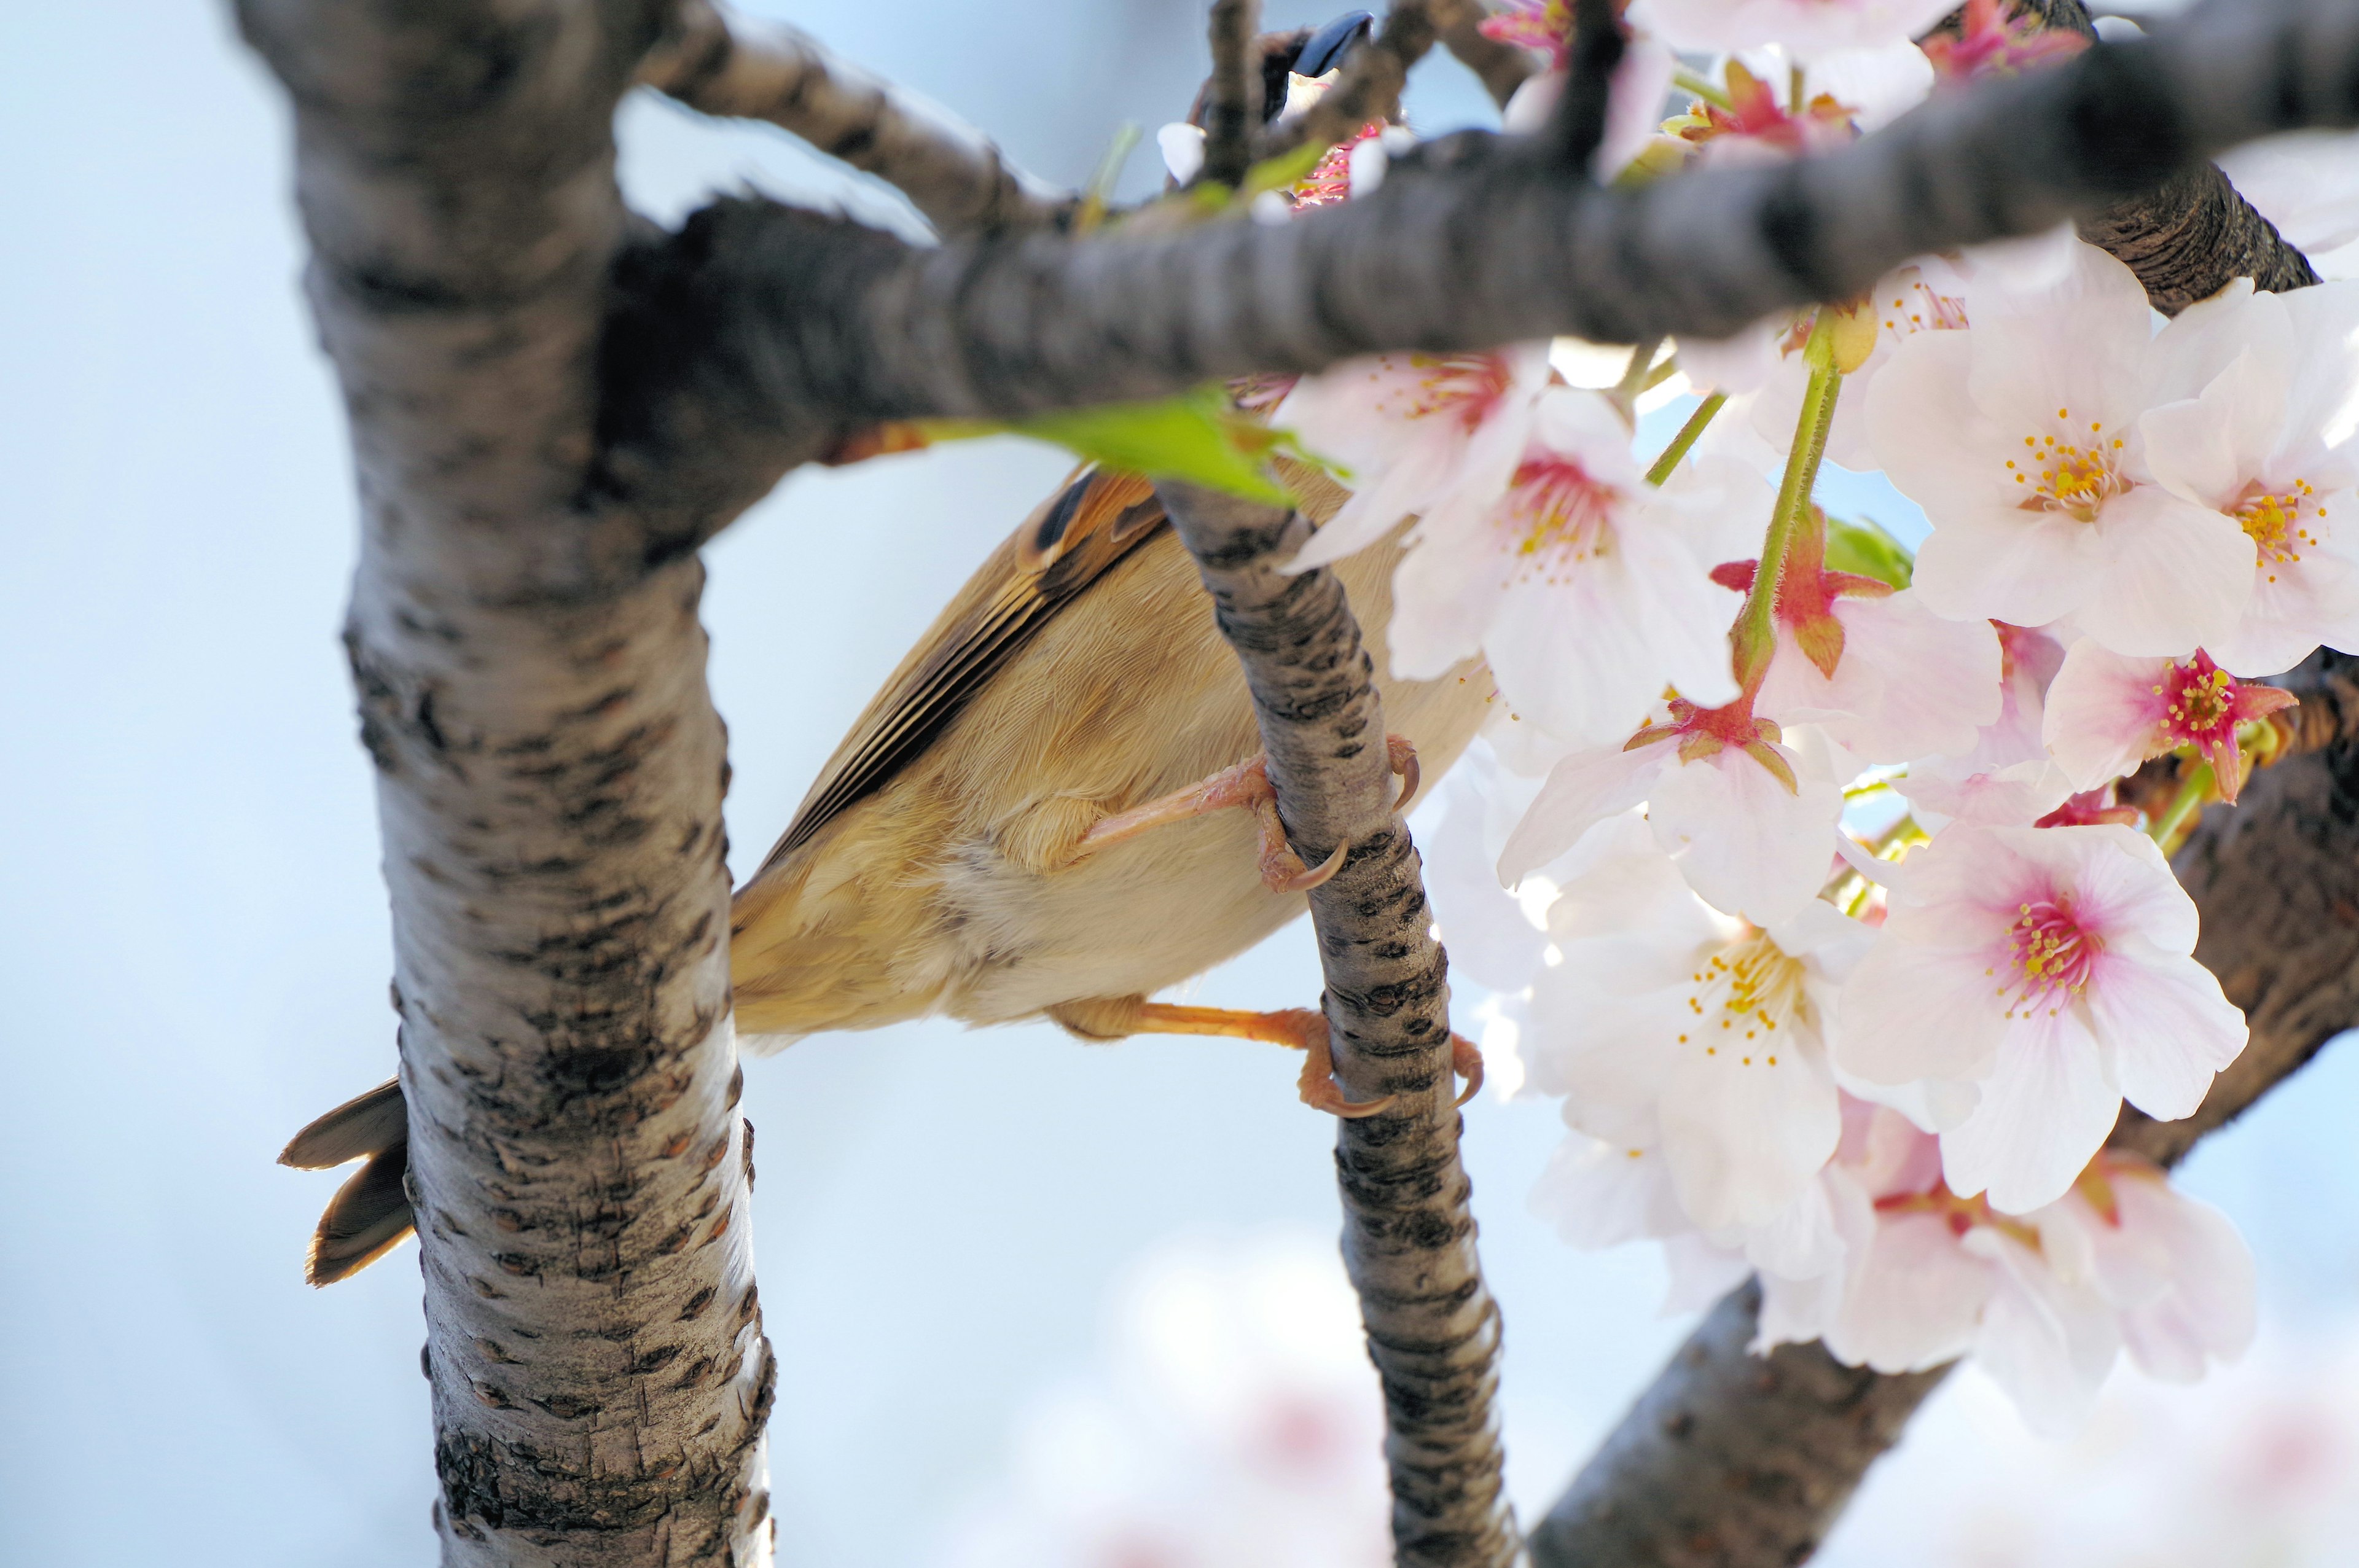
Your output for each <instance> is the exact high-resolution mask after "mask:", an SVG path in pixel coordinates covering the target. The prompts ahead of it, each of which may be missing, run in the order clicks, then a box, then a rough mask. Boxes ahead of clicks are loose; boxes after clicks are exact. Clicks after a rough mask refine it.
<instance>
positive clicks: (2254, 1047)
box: [1530, 654, 2359, 1568]
mask: <svg viewBox="0 0 2359 1568" xmlns="http://www.w3.org/2000/svg"><path fill="white" fill-rule="evenodd" d="M2289 684H2295V685H2296V689H2298V690H2299V691H2301V692H2302V694H2303V703H2304V706H2305V708H2308V707H2310V705H2312V704H2316V705H2319V706H2321V707H2327V708H2332V709H2333V710H2334V711H2335V712H2336V713H2337V714H2338V715H2341V716H2345V723H2346V725H2349V724H2350V723H2351V721H2353V720H2359V661H2354V660H2351V659H2346V658H2343V657H2342V656H2340V655H2337V654H2325V655H2322V656H2321V660H2320V661H2319V663H2318V665H2315V666H2313V667H2311V668H2310V670H2309V671H2308V674H2307V676H2306V678H2304V679H2303V680H2301V681H2300V682H2299V683H2289ZM2342 733H2343V735H2345V736H2359V726H2354V727H2347V728H2344V729H2343V730H2342ZM2174 869H2175V870H2177V871H2178V873H2179V876H2180V881H2181V882H2183V883H2184V884H2185V885H2186V887H2187V891H2188V892H2189V893H2190V895H2192V896H2193V898H2194V900H2195V903H2196V905H2197V907H2198V909H2199V910H2201V914H2202V921H2203V935H2202V938H2201V941H2200V942H2198V943H2197V945H2196V948H2195V956H2196V957H2197V958H2199V959H2201V961H2202V962H2203V964H2204V965H2205V966H2206V967H2207V968H2210V969H2211V970H2212V973H2213V974H2215V975H2217V976H2218V977H2219V979H2220V983H2221V986H2222V988H2223V989H2224V990H2225V991H2226V992H2227V994H2228V999H2229V1000H2231V1001H2234V1003H2236V1004H2237V1005H2238V1006H2239V1007H2242V1008H2243V1009H2244V1010H2245V1015H2246V1018H2247V1019H2248V1021H2249V1022H2250V1023H2251V1026H2252V1032H2253V1033H2252V1040H2251V1043H2250V1044H2247V1045H2246V1046H2245V1051H2244V1054H2242V1055H2240V1056H2238V1057H2237V1058H2236V1060H2235V1061H2234V1063H2232V1064H2230V1065H2229V1066H2228V1068H2227V1069H2226V1070H2225V1071H2224V1072H2223V1073H2222V1074H2221V1075H2220V1076H2219V1077H2218V1078H2217V1079H2215V1080H2214V1081H2213V1083H2212V1092H2211V1093H2210V1094H2209V1095H2207V1096H2205V1097H2204V1100H2203V1103H2202V1105H2201V1107H2199V1108H2197V1110H2196V1112H2195V1114H2194V1115H2193V1116H2191V1117H2189V1118H2187V1119H2184V1120H2180V1121H2156V1120H2153V1119H2150V1118H2148V1117H2147V1116H2145V1115H2143V1114H2141V1113H2140V1112H2139V1111H2137V1110H2136V1108H2131V1107H2127V1106H2125V1107H2124V1108H2123V1109H2122V1118H2121V1120H2120V1121H2119V1123H2117V1124H2116V1125H2115V1127H2114V1133H2113V1136H2112V1138H2111V1139H2109V1140H2108V1143H2109V1144H2110V1146H2111V1147H2113V1148H2115V1149H2122V1150H2126V1151H2129V1152H2133V1153H2137V1154H2142V1155H2144V1156H2146V1157H2147V1159H2149V1160H2153V1161H2155V1162H2157V1163H2158V1164H2161V1165H2165V1166H2169V1165H2175V1164H2177V1163H2178V1162H2180V1160H2181V1159H2183V1158H2185V1157H2186V1155H2187V1152H2189V1151H2190V1149H2192V1148H2193V1147H2194V1146H2195V1143H2196V1141H2197V1140H2199V1139H2200V1138H2201V1137H2202V1136H2203V1135H2204V1134H2206V1133H2208V1132H2211V1131H2212V1130H2216V1129H2218V1128H2220V1127H2223V1126H2225V1125H2226V1124H2227V1123H2229V1122H2230V1121H2232V1120H2234V1119H2235V1118H2236V1117H2237V1116H2239V1115H2241V1114H2243V1112H2244V1111H2245V1109H2246V1108H2248V1107H2250V1106H2251V1105H2252V1104H2253V1102H2254V1101H2256V1100H2257V1099H2259V1098H2261V1097H2262V1096H2263V1095H2265V1094H2267V1092H2268V1091H2269V1090H2270V1089H2271V1088H2273V1087H2276V1086H2277V1084H2278V1083H2280V1082H2282V1081H2283V1080H2284V1079H2286V1078H2287V1077H2288V1076H2291V1075H2292V1074H2293V1073H2295V1072H2297V1071H2299V1069H2300V1068H2301V1067H2302V1066H2303V1065H2306V1064H2307V1063H2308V1062H2309V1061H2310V1057H2311V1056H2313V1055H2315V1054H2317V1052H2318V1050H2319V1048H2320V1047H2321V1046H2322V1045H2324V1044H2326V1042H2327V1041H2329V1040H2330V1039H2332V1038H2333V1037H2334V1036H2335V1035H2336V1034H2338V1033H2342V1032H2343V1030H2345V1029H2348V1028H2350V1027H2352V1026H2353V1025H2354V1024H2359V916H2354V914H2351V913H2350V912H2351V911H2354V910H2359V752H2354V748H2353V745H2352V743H2351V742H2350V741H2343V742H2340V743H2337V744H2333V745H2330V746H2327V747H2325V748H2324V749H2322V750H2321V751H2319V752H2315V753H2312V754H2308V755H2304V756H2300V757H2297V758H2294V759H2292V760H2290V761H2288V762H2281V763H2279V764H2278V765H2277V766H2276V767H2273V768H2269V769H2267V770H2265V771H2263V772H2261V773H2258V774H2256V776H2255V777H2254V778H2253V780H2252V781H2251V782H2250V783H2249V784H2246V786H2245V793H2244V804H2243V805H2241V806H2236V807H2234V808H2233V809H2224V810H2223V809H2214V810H2212V811H2211V812H2209V813H2207V814H2206V816H2205V817H2204V819H2203V824H2202V826H2201V827H2200V828H2198V829H2197V831H2196V834H2195V836H2194V837H2193V838H2190V840H2189V841H2188V843H2187V846H2186V847H2185V848H2184V849H2181V850H2180V852H2179V856H2178V859H2177V860H2176V862H2175V868H2174ZM1759 1300H1760V1298H1759V1294H1758V1292H1757V1291H1756V1288H1755V1287H1754V1286H1753V1285H1750V1284H1747V1285H1745V1286H1744V1287H1742V1288H1740V1289H1739V1290H1737V1291H1735V1292H1732V1293H1731V1294H1730V1295H1729V1296H1727V1297H1726V1298H1725V1299H1723V1301H1722V1302H1721V1303H1720V1304H1719V1306H1717V1307H1715V1308H1714V1309H1713V1310H1712V1314H1710V1315H1709V1316H1708V1317H1707V1318H1706V1319H1705V1320H1704V1322H1703V1324H1702V1325H1701V1327H1699V1328H1698V1329H1697V1330H1696V1332H1695V1334H1694V1335H1693V1336H1690V1338H1689V1340H1688V1342H1687V1344H1686V1345H1685V1346H1682V1347H1681V1348H1680V1350H1679V1351H1678V1352H1677V1353H1676V1354H1674V1355H1673V1357H1671V1360H1670V1363H1669V1366H1667V1367H1666V1368H1664V1369H1663V1372H1662V1374H1661V1375H1660V1376H1659V1377H1658V1378H1657V1379H1656V1380H1655V1383H1654V1385H1653V1386H1652V1387H1651V1388H1649V1389H1648V1390H1647V1392H1646V1393H1644V1394H1642V1395H1641V1396H1640V1397H1639V1400H1638V1402H1637V1404H1636V1405H1635V1406H1634V1407H1633V1408H1632V1410H1631V1411H1630V1413H1629V1414H1628V1415H1627V1416H1625V1417H1624V1418H1623V1421H1622V1423H1621V1424H1620V1425H1619V1426H1618V1427H1616V1428H1615V1429H1614V1433H1612V1435H1610V1436H1609V1437H1607V1438H1606V1440H1605V1442H1604V1443H1603V1445H1602V1446H1601V1447H1600V1448H1599V1450H1598V1453H1597V1456H1596V1457H1595V1458H1593V1459H1592V1460H1591V1461H1590V1462H1589V1464H1588V1465H1586V1466H1584V1467H1583V1468H1582V1472H1581V1473H1580V1474H1579V1475H1578V1476H1575V1477H1574V1478H1573V1481H1572V1484H1571V1487H1568V1488H1567V1489H1566V1491H1565V1493H1564V1495H1563V1496H1562V1497H1561V1498H1559V1499H1558V1500H1557V1501H1556V1503H1555V1505H1554V1506H1553V1507H1551V1508H1550V1509H1549V1513H1548V1517H1547V1518H1546V1519H1542V1520H1541V1521H1540V1523H1539V1524H1538V1526H1537V1527H1536V1528H1535V1529H1534V1530H1533V1531H1532V1537H1531V1542H1530V1545H1531V1554H1532V1561H1533V1563H1534V1564H1536V1568H1574V1565H1575V1564H1578V1565H1579V1568H1622V1565H1625V1564H1627V1565H1634V1568H1635V1565H1636V1564H1642V1563H1643V1564H1650V1565H1652V1564H1659V1565H1661V1568H1706V1565H1709V1568H1785V1565H1787V1564H1791V1563H1800V1562H1803V1561H1805V1560H1806V1559H1808V1558H1809V1557H1810V1554H1811V1553H1812V1552H1815V1551H1817V1550H1818V1546H1819V1543H1820V1542H1821V1541H1822V1540H1824V1539H1825V1536H1826V1534H1827V1531H1828V1530H1831V1529H1832V1527H1833V1525H1834V1522H1835V1520H1836V1519H1838V1518H1840V1517H1841V1515H1842V1512H1843V1506H1844V1505H1845V1504H1846V1503H1848V1502H1849V1501H1850V1499H1851V1497H1852V1494H1853V1493H1854V1492H1855V1491H1856V1490H1857V1489H1858V1487H1859V1485H1860V1482H1861V1480H1862V1479H1863V1478H1864V1476H1866V1474H1867V1470H1868V1467H1869V1466H1870V1465H1873V1464H1875V1461H1876V1460H1877V1459H1879V1458H1881V1457H1883V1455H1884V1454H1885V1453H1886V1450H1888V1449H1889V1448H1890V1447H1891V1446H1892V1444H1894V1443H1896V1442H1897V1441H1898V1440H1899V1437H1900V1434H1901V1432H1902V1430H1903V1429H1904V1428H1905V1426H1906V1425H1907V1422H1908V1418H1909V1416H1910V1415H1911V1414H1912V1413H1913V1412H1914V1411H1916V1409H1917V1407H1918V1405H1919V1403H1921V1402H1922V1401H1923V1400H1924V1399H1925V1396H1926V1395H1928V1394H1929V1393H1930V1392H1931V1391H1932V1390H1933V1389H1934V1388H1935V1387H1936V1386H1937V1385H1938V1384H1939V1383H1940V1380H1941V1379H1942V1378H1944V1377H1946V1376H1947V1375H1948V1373H1949V1371H1950V1368H1948V1367H1939V1368H1933V1369H1931V1370H1930V1371H1925V1372H1911V1373H1906V1374H1902V1375H1899V1376H1886V1375H1884V1374H1881V1373H1877V1372H1872V1371H1869V1370H1866V1369H1865V1368H1851V1367H1845V1366H1843V1364H1842V1363H1840V1362H1838V1361H1836V1360H1835V1359H1834V1357H1832V1356H1830V1355H1829V1354H1828V1353H1827V1351H1826V1348H1825V1347H1824V1346H1821V1345H1817V1344H1810V1345H1785V1346H1778V1347H1777V1349H1776V1350H1774V1351H1772V1352H1770V1354H1769V1355H1768V1356H1767V1357H1755V1356H1752V1355H1749V1354H1747V1353H1746V1351H1745V1346H1746V1345H1747V1344H1749V1343H1750V1342H1751V1340H1752V1338H1753V1334H1754V1327H1755V1323H1754V1319H1755V1313H1756V1309H1757V1307H1758V1305H1759Z"/></svg>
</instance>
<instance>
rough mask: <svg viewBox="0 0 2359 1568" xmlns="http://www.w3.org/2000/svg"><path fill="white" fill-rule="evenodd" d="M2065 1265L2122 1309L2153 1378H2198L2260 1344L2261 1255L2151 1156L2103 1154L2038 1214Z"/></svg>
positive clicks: (2045, 1237) (2134, 1348) (2132, 1342)
mask: <svg viewBox="0 0 2359 1568" xmlns="http://www.w3.org/2000/svg"><path fill="white" fill-rule="evenodd" d="M2035 1218H2036V1219H2037V1221H2038V1227H2039V1233H2040V1238H2041V1240H2042V1242H2043V1243H2044V1244H2045V1246H2046V1249H2047V1250H2048V1251H2049V1254H2050V1255H2051V1256H2052V1257H2054V1258H2055V1259H2056V1260H2057V1261H2058V1266H2059V1267H2060V1268H2066V1269H2070V1270H2073V1271H2080V1272H2083V1273H2085V1274H2086V1275H2087V1277H2088V1278H2089V1279H2090V1280H2091V1281H2092V1282H2093V1283H2094V1285H2095V1286H2096V1289H2097V1292H2098V1293H2099V1294H2100V1295H2102V1296H2103V1297H2104V1299H2105V1301H2106V1302H2107V1303H2109V1304H2111V1305H2112V1306H2113V1307H2114V1309H2115V1310H2116V1311H2117V1312H2118V1313H2119V1314H2120V1316H2121V1325H2122V1338H2123V1342H2124V1344H2125V1346H2127V1347H2128V1350H2129V1353H2130V1358H2131V1359H2132V1360H2134V1361H2136V1363H2137V1365H2138V1368H2139V1369H2140V1370H2142V1371H2144V1372H2145V1373H2147V1376H2149V1377H2155V1378H2161V1379H2166V1380H2168V1381H2170V1382H2174V1383H2191V1382H2193V1381H2195V1380H2196V1379H2199V1378H2201V1376H2202V1375H2203V1371H2204V1368H2205V1365H2206V1364H2207V1363H2208V1362H2211V1361H2232V1360H2234V1359H2235V1358H2236V1357H2238V1356H2240V1355H2242V1354H2243V1353H2244V1352H2245V1348H2246V1346H2250V1345H2251V1344H2252V1341H2253V1329H2254V1303H2253V1284H2254V1281H2253V1255H2252V1251H2251V1249H2248V1248H2247V1247H2246V1246H2245V1239H2244V1238H2243V1237H2241V1236H2239V1235H2237V1234H2236V1227H2235V1226H2234V1225H2233V1224H2231V1223H2230V1222H2229V1219H2228V1217H2227V1216H2225V1215H2223V1214H2222V1213H2221V1212H2220V1211H2219V1210H2217V1209H2215V1208H2213V1207H2212V1206H2210V1205H2208V1204H2201V1203H2198V1202H2196V1201H2195V1200H2194V1199H2192V1198H2190V1197H2187V1196H2185V1195H2182V1194H2180V1192H2179V1191H2178V1190H2177V1189H2175V1188H2174V1187H2172V1186H2171V1184H2170V1183H2169V1180H2168V1179H2167V1178H2166V1177H2165V1176H2164V1175H2163V1173H2161V1172H2160V1171H2159V1170H2157V1169H2156V1168H2155V1167H2154V1166H2153V1165H2151V1164H2149V1163H2148V1162H2146V1161H2145V1160H2142V1159H2140V1158H2138V1157H2137V1156H2136V1155H2133V1154H2123V1153H2117V1152H2114V1151H2112V1150H2107V1151H2104V1152H2101V1153H2100V1154H2099V1155H2098V1156H2097V1157H2096V1159H2094V1160H2093V1161H2091V1162H2090V1163H2089V1168H2088V1169H2087V1170H2085V1171H2083V1172H2082V1173H2081V1179H2080V1180H2079V1181H2077V1182H2075V1183H2074V1184H2073V1185H2072V1190H2071V1193H2069V1194H2067V1195H2065V1197H2064V1198H2063V1200H2062V1201H2061V1202H2060V1203H2058V1204H2056V1205H2054V1206H2052V1207H2049V1208H2047V1209H2043V1210H2041V1211H2040V1212H2039V1214H2038V1215H2037V1216H2035Z"/></svg>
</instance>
